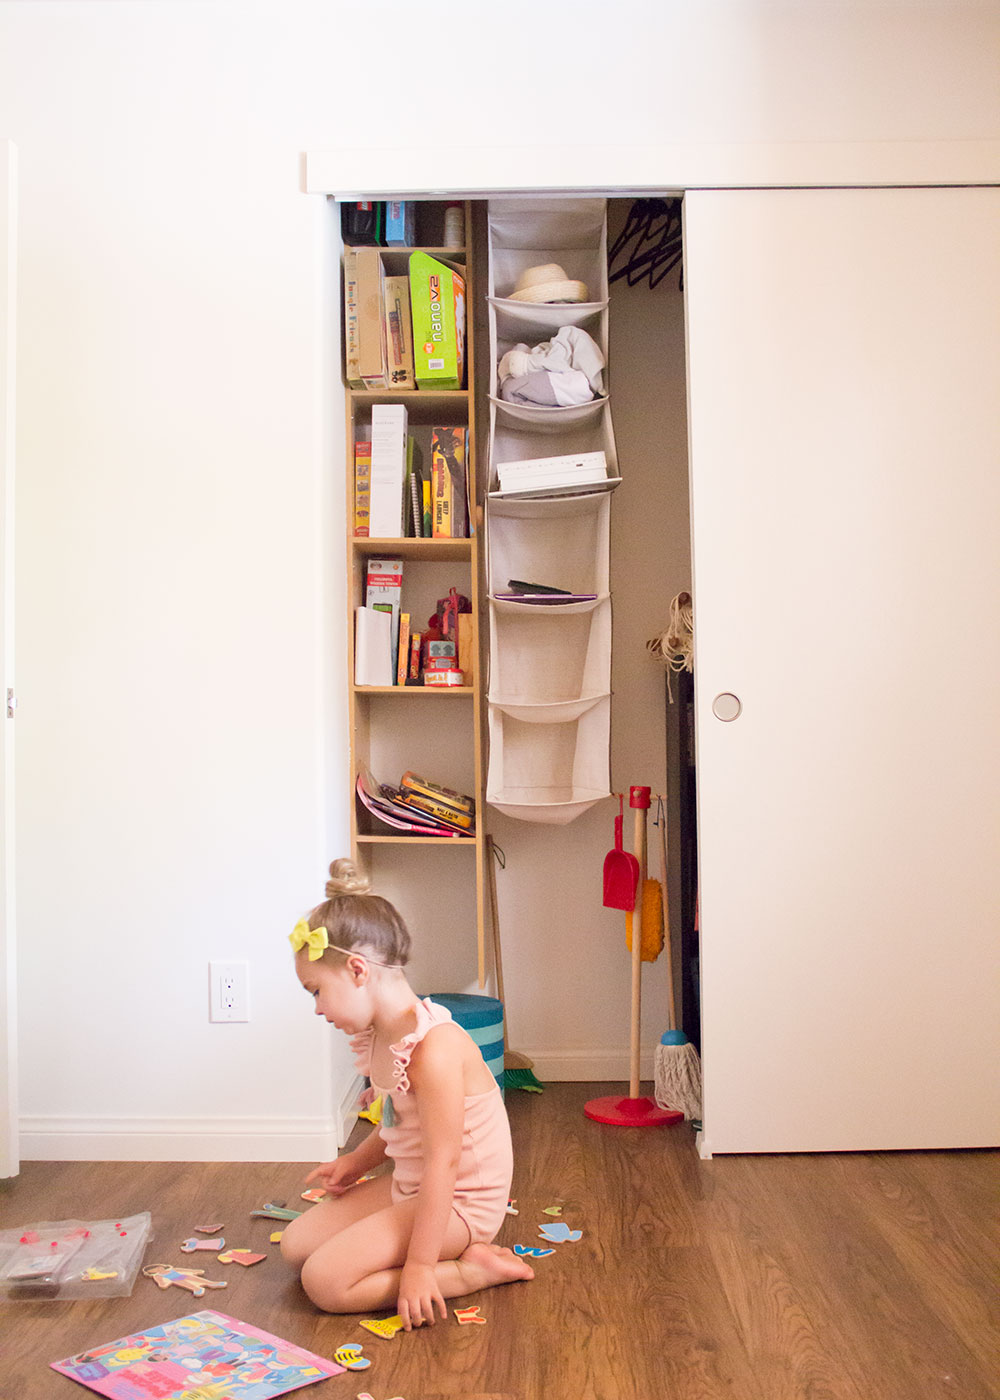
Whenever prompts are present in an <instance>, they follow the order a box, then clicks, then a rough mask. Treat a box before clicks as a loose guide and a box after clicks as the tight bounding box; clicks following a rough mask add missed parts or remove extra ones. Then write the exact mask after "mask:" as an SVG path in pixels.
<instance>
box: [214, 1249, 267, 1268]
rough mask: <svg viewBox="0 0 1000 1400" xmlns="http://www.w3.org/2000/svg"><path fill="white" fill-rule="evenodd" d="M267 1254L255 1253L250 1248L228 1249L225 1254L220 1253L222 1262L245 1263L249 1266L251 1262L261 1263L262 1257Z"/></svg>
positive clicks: (264, 1257) (220, 1261)
mask: <svg viewBox="0 0 1000 1400" xmlns="http://www.w3.org/2000/svg"><path fill="white" fill-rule="evenodd" d="M266 1258H267V1255H266V1254H254V1253H253V1251H252V1250H249V1249H227V1250H226V1252H225V1253H224V1254H220V1255H219V1263H220V1264H243V1265H245V1266H246V1267H247V1268H249V1266H250V1265H251V1264H259V1263H260V1261H261V1260H262V1259H266Z"/></svg>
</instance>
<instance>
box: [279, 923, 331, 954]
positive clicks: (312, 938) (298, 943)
mask: <svg viewBox="0 0 1000 1400" xmlns="http://www.w3.org/2000/svg"><path fill="white" fill-rule="evenodd" d="M288 941H289V943H290V944H291V945H292V947H293V948H294V950H295V952H296V953H297V952H298V951H299V949H300V948H308V949H309V961H310V962H315V961H316V959H317V958H321V957H322V956H323V954H324V953H325V952H326V950H327V948H328V947H329V946H330V936H329V934H328V933H327V931H326V929H325V928H322V927H320V928H310V927H309V921H308V919H300V920H299V921H298V923H297V924H296V925H295V927H294V928H293V929H292V931H291V933H290V934H289V935H288Z"/></svg>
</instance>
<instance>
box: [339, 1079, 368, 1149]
mask: <svg viewBox="0 0 1000 1400" xmlns="http://www.w3.org/2000/svg"><path fill="white" fill-rule="evenodd" d="M364 1087H365V1081H364V1080H363V1079H362V1077H361V1075H360V1074H356V1075H355V1076H354V1078H353V1079H352V1080H351V1082H350V1084H348V1086H347V1088H346V1090H345V1091H344V1095H343V1097H342V1098H341V1100H340V1106H339V1107H338V1109H337V1114H336V1118H337V1146H338V1147H345V1146H346V1144H347V1139H348V1138H349V1137H350V1135H351V1131H352V1129H353V1128H354V1125H355V1123H356V1122H357V1121H358V1098H359V1096H360V1095H361V1092H362V1090H363V1089H364Z"/></svg>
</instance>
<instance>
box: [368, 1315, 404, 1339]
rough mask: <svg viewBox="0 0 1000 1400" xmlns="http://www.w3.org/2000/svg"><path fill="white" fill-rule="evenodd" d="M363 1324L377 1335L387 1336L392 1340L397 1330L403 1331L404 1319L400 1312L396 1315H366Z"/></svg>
mask: <svg viewBox="0 0 1000 1400" xmlns="http://www.w3.org/2000/svg"><path fill="white" fill-rule="evenodd" d="M361 1326H362V1327H365V1328H367V1329H368V1331H369V1332H374V1334H375V1336H376V1337H385V1338H387V1339H389V1340H391V1339H392V1338H393V1337H395V1335H396V1333H397V1332H402V1330H403V1319H402V1318H401V1317H400V1316H399V1314H398V1313H397V1315H396V1316H395V1317H382V1318H374V1317H366V1318H365V1319H364V1320H363V1322H362V1323H361Z"/></svg>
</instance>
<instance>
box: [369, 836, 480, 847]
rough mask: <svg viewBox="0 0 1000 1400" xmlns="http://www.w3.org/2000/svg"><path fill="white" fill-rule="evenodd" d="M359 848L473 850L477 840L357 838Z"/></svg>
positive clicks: (477, 842)
mask: <svg viewBox="0 0 1000 1400" xmlns="http://www.w3.org/2000/svg"><path fill="white" fill-rule="evenodd" d="M357 842H358V845H359V846H462V847H467V848H468V849H470V850H475V849H476V848H477V847H478V846H479V840H478V838H476V837H471V836H363V835H361V834H359V835H358V837H357Z"/></svg>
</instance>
